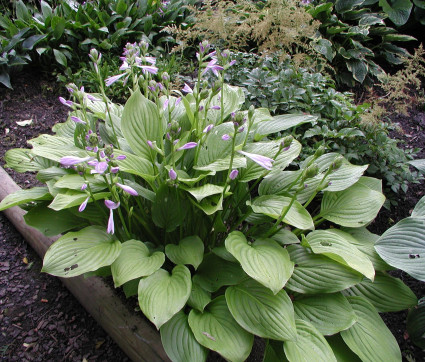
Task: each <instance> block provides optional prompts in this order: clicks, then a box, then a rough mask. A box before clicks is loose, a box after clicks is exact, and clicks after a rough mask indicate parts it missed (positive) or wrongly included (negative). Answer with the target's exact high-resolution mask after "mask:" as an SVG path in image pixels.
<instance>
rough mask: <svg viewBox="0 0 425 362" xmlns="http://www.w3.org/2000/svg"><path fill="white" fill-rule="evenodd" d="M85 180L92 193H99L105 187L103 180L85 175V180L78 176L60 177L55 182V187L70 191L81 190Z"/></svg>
mask: <svg viewBox="0 0 425 362" xmlns="http://www.w3.org/2000/svg"><path fill="white" fill-rule="evenodd" d="M86 180H87V181H88V184H89V185H90V189H91V191H92V192H99V191H102V190H104V189H105V188H106V187H107V185H106V182H105V180H104V179H103V178H101V177H93V176H88V175H87V176H86V178H84V177H82V176H80V175H78V174H71V175H65V176H62V177H61V178H60V179H59V180H58V181H56V183H55V187H57V188H64V189H71V190H81V186H82V185H83V184H84V183H86Z"/></svg>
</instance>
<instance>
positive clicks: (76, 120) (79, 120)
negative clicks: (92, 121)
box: [71, 116, 86, 124]
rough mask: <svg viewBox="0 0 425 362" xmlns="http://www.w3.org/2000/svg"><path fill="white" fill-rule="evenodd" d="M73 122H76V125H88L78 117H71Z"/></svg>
mask: <svg viewBox="0 0 425 362" xmlns="http://www.w3.org/2000/svg"><path fill="white" fill-rule="evenodd" d="M71 120H72V121H74V122H75V123H81V124H86V122H84V121H83V120H82V119H81V118H79V117H76V116H71Z"/></svg>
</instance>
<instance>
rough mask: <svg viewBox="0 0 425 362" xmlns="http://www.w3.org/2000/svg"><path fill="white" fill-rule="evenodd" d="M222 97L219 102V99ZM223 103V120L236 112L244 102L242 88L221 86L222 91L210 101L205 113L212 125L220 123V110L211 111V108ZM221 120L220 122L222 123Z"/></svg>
mask: <svg viewBox="0 0 425 362" xmlns="http://www.w3.org/2000/svg"><path fill="white" fill-rule="evenodd" d="M221 96H223V99H222V100H221V99H220V97H221ZM222 101H223V104H224V107H223V120H224V119H226V117H227V116H229V115H230V113H232V112H236V111H238V110H239V109H240V108H241V107H242V105H243V104H244V102H245V94H244V92H243V90H242V88H239V87H234V86H231V85H228V84H223V90H222V92H221V91H220V92H219V93H218V94H217V95H216V96H214V97H213V98H212V99H211V102H210V109H209V110H208V113H207V118H208V119H209V120H211V121H212V122H213V123H214V124H219V123H220V118H221V112H222V110H221V109H219V110H215V109H211V107H213V106H219V107H221V102H222ZM223 120H222V121H223Z"/></svg>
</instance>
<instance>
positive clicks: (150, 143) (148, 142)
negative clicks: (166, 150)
mask: <svg viewBox="0 0 425 362" xmlns="http://www.w3.org/2000/svg"><path fill="white" fill-rule="evenodd" d="M146 143H147V144H148V146H149V147H150V148H152V149H153V143H152V141H149V140H147V141H146Z"/></svg>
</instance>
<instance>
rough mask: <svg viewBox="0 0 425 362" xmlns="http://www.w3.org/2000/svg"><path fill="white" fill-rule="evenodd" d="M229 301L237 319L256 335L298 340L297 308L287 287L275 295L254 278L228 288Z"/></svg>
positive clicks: (283, 339) (229, 305)
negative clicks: (286, 289)
mask: <svg viewBox="0 0 425 362" xmlns="http://www.w3.org/2000/svg"><path fill="white" fill-rule="evenodd" d="M226 301H227V305H228V307H229V310H230V312H231V313H232V315H233V318H235V319H236V321H237V322H238V324H239V325H240V326H242V327H243V328H244V329H245V330H247V331H249V332H251V333H252V334H255V335H257V336H259V337H261V338H270V339H275V340H281V341H286V340H295V339H296V337H297V331H296V328H295V317H294V307H293V306H292V302H291V299H290V298H289V296H288V294H286V292H285V291H284V290H283V289H282V290H280V291H279V292H278V293H277V294H276V295H274V294H273V293H272V292H271V291H270V289H268V288H265V287H264V286H262V285H261V284H259V283H257V282H256V281H254V280H252V279H251V280H248V281H246V282H243V283H241V284H238V285H235V286H232V287H229V288H227V289H226Z"/></svg>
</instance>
